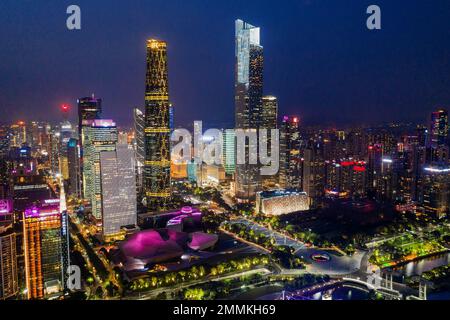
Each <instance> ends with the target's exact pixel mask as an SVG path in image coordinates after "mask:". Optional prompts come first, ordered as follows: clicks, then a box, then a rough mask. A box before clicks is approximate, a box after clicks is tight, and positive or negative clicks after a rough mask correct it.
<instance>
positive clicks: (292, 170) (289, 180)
mask: <svg viewBox="0 0 450 320" xmlns="http://www.w3.org/2000/svg"><path fill="white" fill-rule="evenodd" d="M300 162H301V156H300V132H299V120H298V117H296V116H290V117H289V116H284V117H283V122H282V124H281V129H280V174H279V176H280V186H281V187H282V188H285V189H297V190H300V189H301V185H302V182H301V178H302V177H301V163H300Z"/></svg>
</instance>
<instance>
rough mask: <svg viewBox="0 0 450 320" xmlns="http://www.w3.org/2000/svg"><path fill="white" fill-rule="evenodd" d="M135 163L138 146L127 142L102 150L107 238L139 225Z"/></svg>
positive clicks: (105, 237)
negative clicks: (126, 227) (133, 146)
mask: <svg viewBox="0 0 450 320" xmlns="http://www.w3.org/2000/svg"><path fill="white" fill-rule="evenodd" d="M134 166H135V159H134V150H133V149H132V148H131V146H128V145H126V144H117V146H116V150H115V151H104V152H101V153H100V171H101V186H102V195H101V197H102V232H103V237H104V239H106V240H109V239H111V238H114V237H117V236H120V235H119V233H120V229H121V227H123V226H129V225H136V220H137V213H136V177H135V170H134Z"/></svg>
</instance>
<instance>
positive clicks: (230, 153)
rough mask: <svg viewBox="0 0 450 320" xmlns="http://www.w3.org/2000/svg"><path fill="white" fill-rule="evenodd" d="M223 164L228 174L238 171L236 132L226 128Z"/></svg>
mask: <svg viewBox="0 0 450 320" xmlns="http://www.w3.org/2000/svg"><path fill="white" fill-rule="evenodd" d="M222 159H223V161H222V164H223V167H224V168H225V173H226V174H233V173H234V172H235V171H236V134H235V132H234V130H228V129H227V130H225V131H224V133H223V151H222Z"/></svg>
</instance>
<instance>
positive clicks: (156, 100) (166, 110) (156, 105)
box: [143, 39, 171, 210]
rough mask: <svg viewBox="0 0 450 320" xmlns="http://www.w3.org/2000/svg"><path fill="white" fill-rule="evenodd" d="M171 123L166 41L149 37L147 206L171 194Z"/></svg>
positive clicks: (156, 205) (157, 205)
mask: <svg viewBox="0 0 450 320" xmlns="http://www.w3.org/2000/svg"><path fill="white" fill-rule="evenodd" d="M170 124H171V105H170V101H169V80H168V70H167V44H166V42H164V41H159V40H154V39H151V40H148V41H147V76H146V91H145V129H144V133H145V162H144V183H143V184H144V191H145V196H146V201H147V207H148V208H149V209H150V210H155V209H158V208H163V207H164V206H165V204H166V203H167V202H168V201H169V199H170V196H171V186H170V132H171V127H170Z"/></svg>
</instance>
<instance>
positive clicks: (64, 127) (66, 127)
mask: <svg viewBox="0 0 450 320" xmlns="http://www.w3.org/2000/svg"><path fill="white" fill-rule="evenodd" d="M72 136H73V129H72V124H71V123H70V122H69V121H67V120H66V121H64V122H62V123H61V126H60V137H59V143H60V145H59V162H60V170H61V174H62V176H63V179H64V180H69V165H68V158H67V147H68V143H69V140H70V139H71V138H72Z"/></svg>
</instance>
